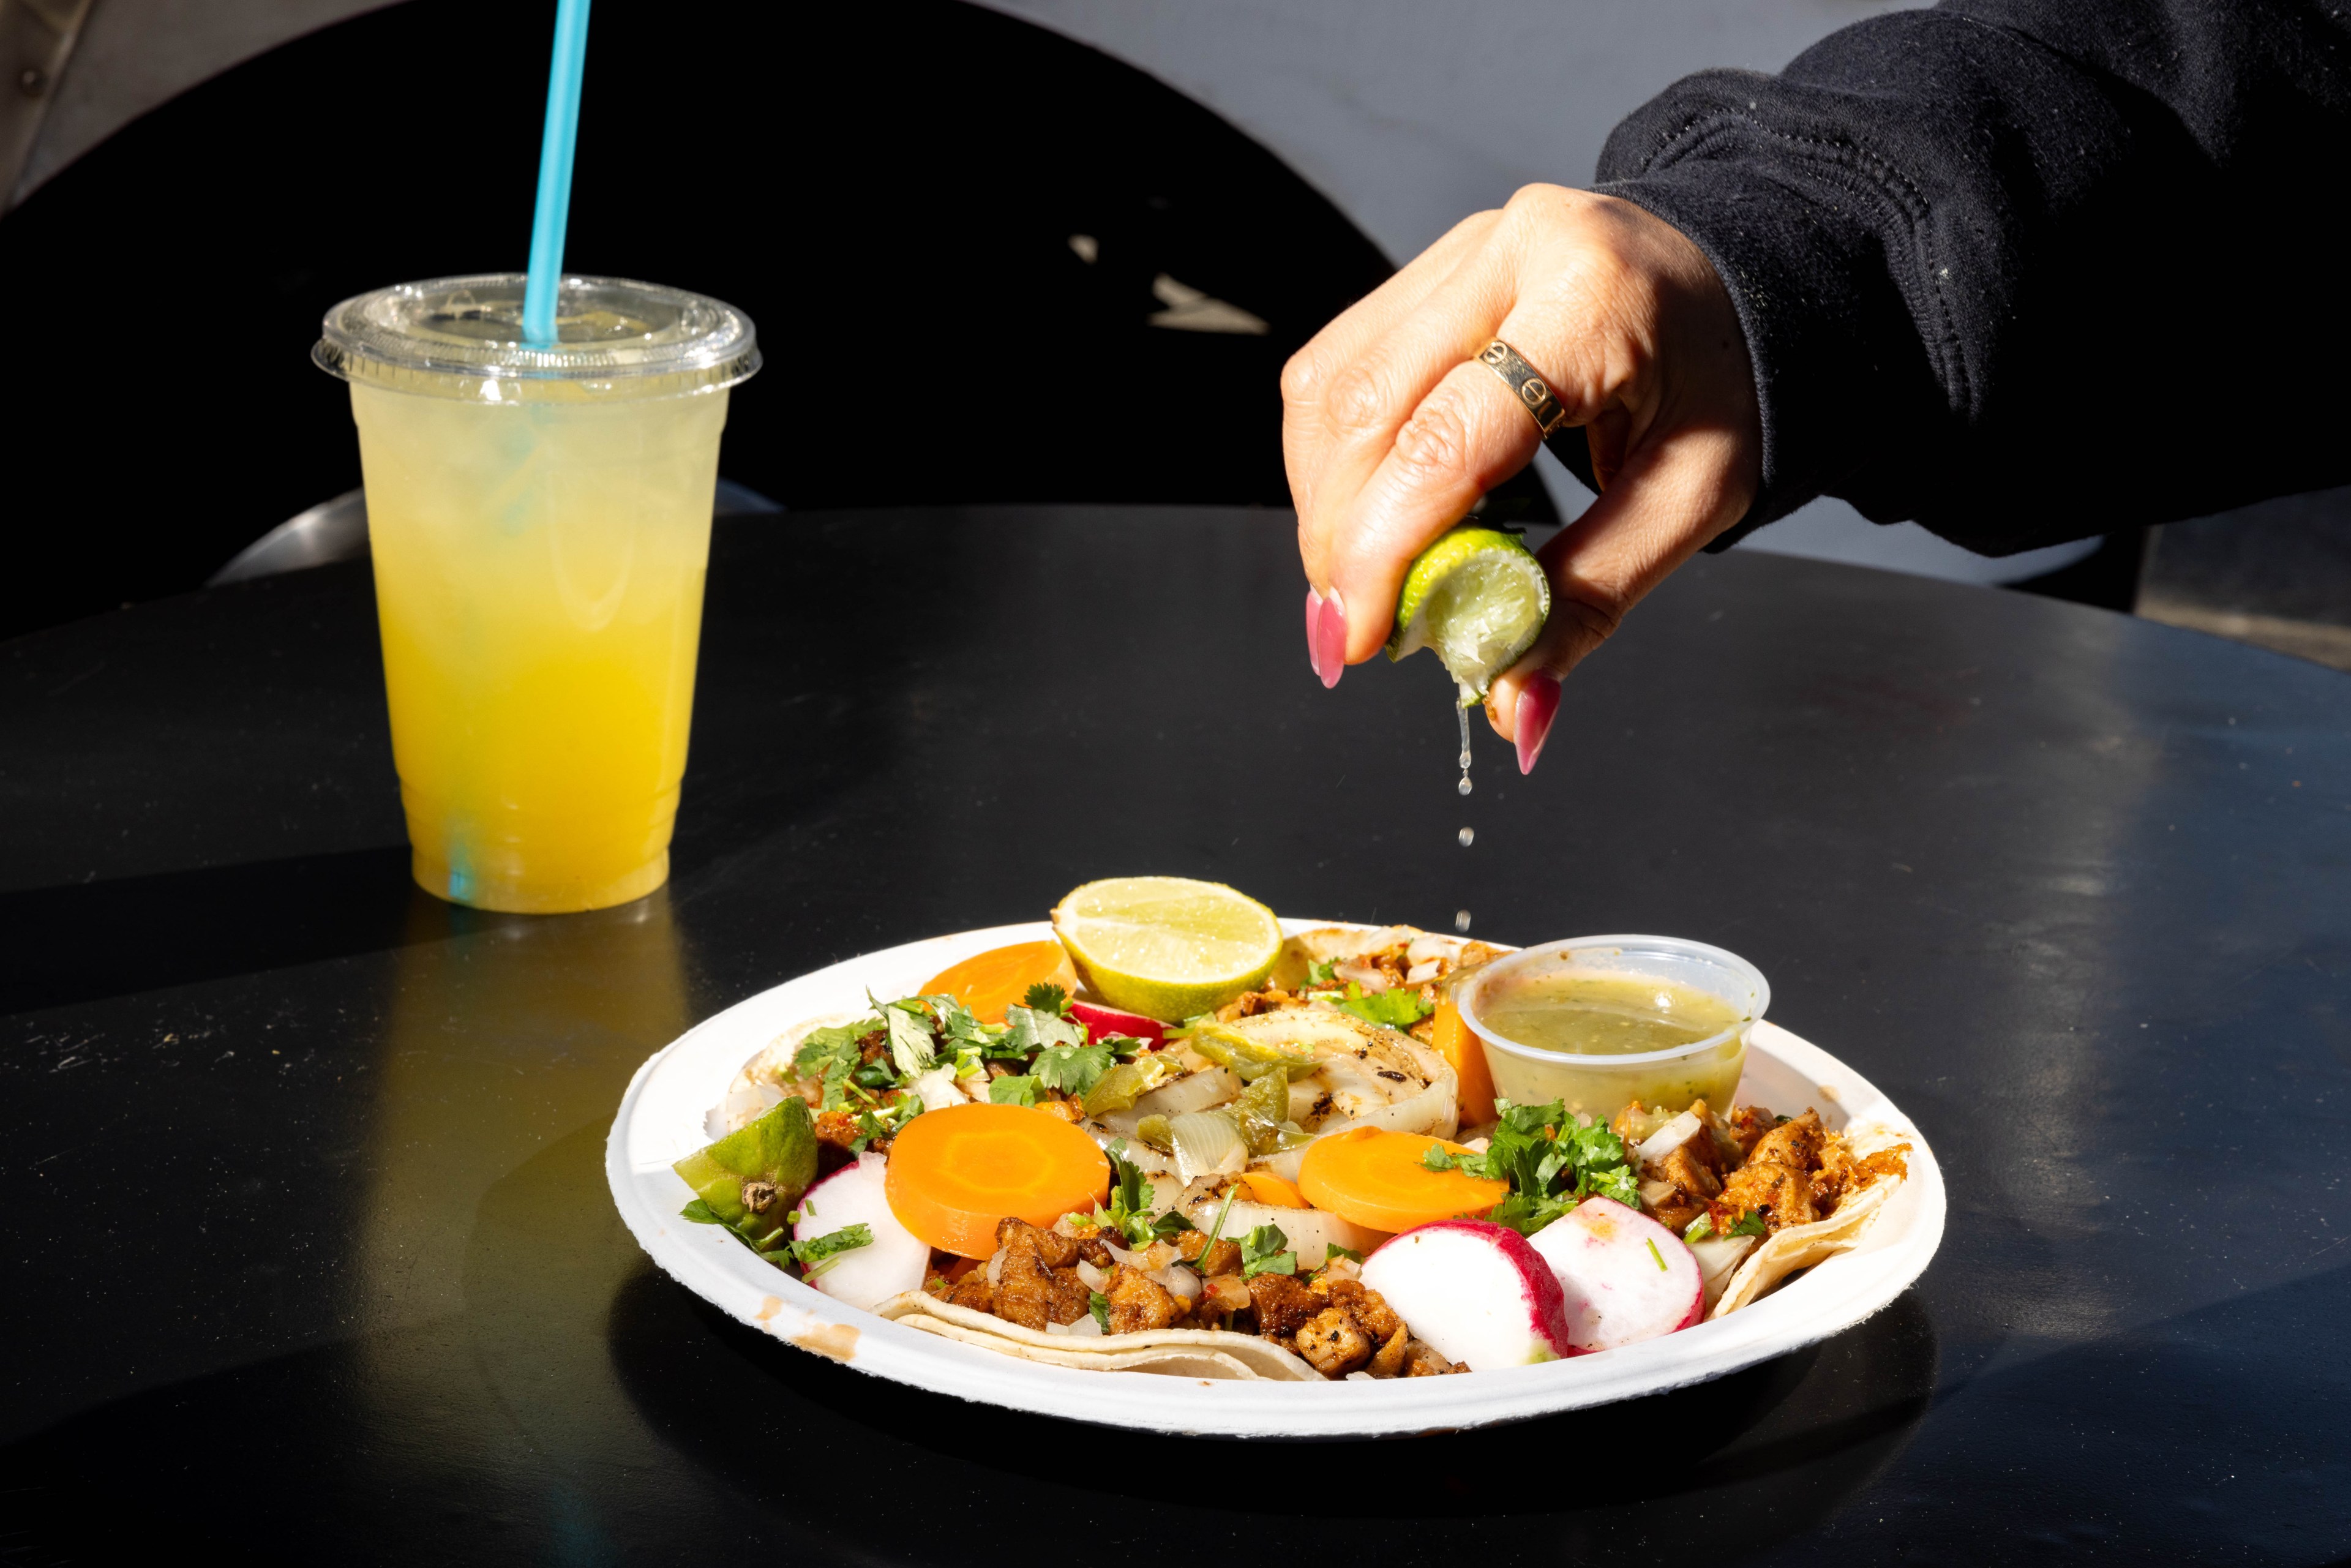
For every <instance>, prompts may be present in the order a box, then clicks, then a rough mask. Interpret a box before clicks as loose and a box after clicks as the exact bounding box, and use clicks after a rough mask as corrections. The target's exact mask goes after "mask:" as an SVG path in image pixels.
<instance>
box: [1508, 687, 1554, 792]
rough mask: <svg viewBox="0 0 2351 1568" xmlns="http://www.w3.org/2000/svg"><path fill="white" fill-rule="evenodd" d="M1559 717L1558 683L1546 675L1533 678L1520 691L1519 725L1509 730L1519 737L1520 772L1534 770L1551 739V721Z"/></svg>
mask: <svg viewBox="0 0 2351 1568" xmlns="http://www.w3.org/2000/svg"><path fill="white" fill-rule="evenodd" d="M1558 715H1559V683H1558V682H1557V681H1556V680H1553V679H1552V677H1551V676H1549V675H1535V676H1532V677H1531V678H1530V679H1529V680H1528V682H1527V684H1526V685H1523V686H1521V687H1520V688H1519V715H1518V722H1517V723H1516V724H1514V725H1512V726H1511V728H1512V729H1513V730H1514V731H1516V732H1517V735H1518V737H1519V771H1520V773H1521V774H1525V773H1532V772H1533V771H1534V770H1535V758H1538V757H1541V755H1542V748H1543V741H1544V740H1545V739H1546V738H1548V737H1549V736H1550V735H1551V721H1552V719H1553V718H1555V717H1557V716H1558Z"/></svg>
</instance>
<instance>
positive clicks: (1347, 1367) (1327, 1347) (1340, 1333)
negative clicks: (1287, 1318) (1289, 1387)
mask: <svg viewBox="0 0 2351 1568" xmlns="http://www.w3.org/2000/svg"><path fill="white" fill-rule="evenodd" d="M1297 1337H1298V1354H1300V1355H1301V1356H1304V1357H1305V1358H1306V1364H1308V1365H1309V1366H1311V1367H1312V1368H1313V1369H1314V1370H1315V1371H1317V1372H1319V1373H1321V1374H1322V1375H1323V1376H1325V1377H1344V1376H1346V1375H1347V1374H1349V1373H1351V1372H1353V1371H1354V1370H1355V1369H1356V1368H1357V1367H1359V1366H1361V1365H1363V1364H1364V1363H1365V1362H1367V1361H1369V1360H1371V1359H1372V1350H1373V1347H1374V1344H1375V1343H1376V1342H1375V1341H1374V1340H1373V1339H1372V1338H1371V1337H1370V1336H1369V1335H1367V1334H1365V1333H1364V1331H1363V1329H1362V1328H1361V1327H1360V1326H1358V1325H1357V1323H1356V1322H1355V1319H1354V1315H1353V1313H1351V1312H1348V1311H1347V1309H1346V1308H1344V1307H1325V1308H1323V1309H1322V1311H1321V1312H1317V1313H1315V1314H1314V1315H1313V1316H1312V1317H1311V1318H1309V1319H1307V1320H1306V1321H1305V1322H1302V1323H1301V1324H1299V1325H1298V1336H1297Z"/></svg>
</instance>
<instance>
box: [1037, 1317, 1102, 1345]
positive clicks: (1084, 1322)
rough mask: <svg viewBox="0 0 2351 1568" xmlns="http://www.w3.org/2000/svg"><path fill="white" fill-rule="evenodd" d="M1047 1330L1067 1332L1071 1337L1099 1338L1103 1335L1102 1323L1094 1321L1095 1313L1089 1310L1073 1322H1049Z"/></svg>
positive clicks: (1050, 1331)
mask: <svg viewBox="0 0 2351 1568" xmlns="http://www.w3.org/2000/svg"><path fill="white" fill-rule="evenodd" d="M1045 1332H1046V1333H1058V1334H1067V1335H1068V1336H1069V1337H1070V1338H1071V1339H1099V1338H1101V1337H1102V1324H1100V1323H1098V1322H1094V1315H1093V1313H1092V1312H1088V1313H1087V1314H1086V1315H1085V1316H1083V1317H1081V1318H1080V1319H1079V1320H1078V1321H1077V1322H1073V1323H1047V1324H1046V1325H1045Z"/></svg>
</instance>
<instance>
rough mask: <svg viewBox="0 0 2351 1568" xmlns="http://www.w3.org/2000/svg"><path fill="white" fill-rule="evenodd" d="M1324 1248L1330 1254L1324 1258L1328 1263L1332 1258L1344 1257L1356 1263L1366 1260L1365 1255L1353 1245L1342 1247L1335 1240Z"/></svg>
mask: <svg viewBox="0 0 2351 1568" xmlns="http://www.w3.org/2000/svg"><path fill="white" fill-rule="evenodd" d="M1324 1250H1325V1251H1327V1252H1328V1253H1329V1254H1330V1256H1329V1257H1326V1258H1325V1259H1323V1261H1324V1262H1325V1263H1328V1262H1329V1261H1330V1260H1331V1259H1332V1258H1344V1259H1346V1260H1349V1261H1351V1262H1355V1263H1360V1262H1362V1261H1363V1260H1364V1255H1363V1254H1362V1253H1361V1252H1358V1251H1356V1250H1355V1249H1353V1248H1352V1247H1342V1246H1340V1245H1339V1244H1338V1243H1337V1242H1335V1241H1333V1242H1332V1243H1330V1244H1329V1246H1328V1247H1326V1248H1325V1249H1324Z"/></svg>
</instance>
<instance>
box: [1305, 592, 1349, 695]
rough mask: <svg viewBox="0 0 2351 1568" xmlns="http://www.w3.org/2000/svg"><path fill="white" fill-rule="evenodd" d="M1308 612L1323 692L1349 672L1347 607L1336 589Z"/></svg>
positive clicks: (1309, 640) (1309, 644)
mask: <svg viewBox="0 0 2351 1568" xmlns="http://www.w3.org/2000/svg"><path fill="white" fill-rule="evenodd" d="M1308 613H1309V615H1310V617H1311V619H1310V620H1309V622H1308V624H1307V632H1306V637H1307V644H1306V645H1307V647H1308V648H1309V649H1310V650H1311V652H1312V653H1313V655H1314V673H1315V674H1318V675H1320V676H1322V689H1323V690H1325V691H1328V690H1330V689H1331V688H1332V686H1335V685H1338V684H1339V677H1340V676H1341V675H1343V674H1346V673H1347V607H1346V605H1345V604H1344V603H1343V602H1342V601H1340V598H1339V591H1338V590H1337V589H1335V588H1334V589H1332V591H1331V593H1330V596H1329V597H1328V598H1326V599H1323V600H1322V601H1321V603H1320V605H1319V606H1318V607H1316V608H1312V609H1310V610H1309V612H1308Z"/></svg>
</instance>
